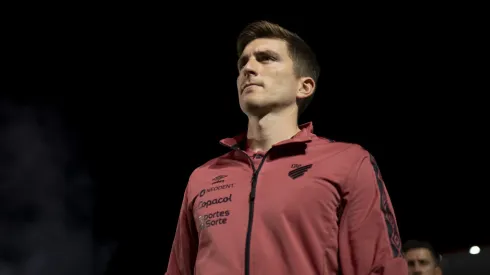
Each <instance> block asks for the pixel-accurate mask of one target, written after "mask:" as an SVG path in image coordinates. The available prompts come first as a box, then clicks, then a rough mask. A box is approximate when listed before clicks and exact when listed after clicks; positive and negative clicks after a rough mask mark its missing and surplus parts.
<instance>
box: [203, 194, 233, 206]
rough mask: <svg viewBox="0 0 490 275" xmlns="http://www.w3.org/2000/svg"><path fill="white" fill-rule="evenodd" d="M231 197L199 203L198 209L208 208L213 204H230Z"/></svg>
mask: <svg viewBox="0 0 490 275" xmlns="http://www.w3.org/2000/svg"><path fill="white" fill-rule="evenodd" d="M231 195H232V194H230V195H229V196H227V197H221V198H216V199H212V200H207V201H200V202H199V205H198V208H208V207H210V206H211V205H213V204H220V203H226V202H231Z"/></svg>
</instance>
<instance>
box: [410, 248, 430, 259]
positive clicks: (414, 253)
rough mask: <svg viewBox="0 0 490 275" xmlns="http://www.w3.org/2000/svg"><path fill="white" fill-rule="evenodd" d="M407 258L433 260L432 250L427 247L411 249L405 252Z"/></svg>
mask: <svg viewBox="0 0 490 275" xmlns="http://www.w3.org/2000/svg"><path fill="white" fill-rule="evenodd" d="M405 258H406V259H407V260H431V261H432V255H431V253H430V251H429V250H428V249H426V248H414V249H410V250H409V251H407V252H406V253H405Z"/></svg>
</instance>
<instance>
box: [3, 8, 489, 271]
mask: <svg viewBox="0 0 490 275" xmlns="http://www.w3.org/2000/svg"><path fill="white" fill-rule="evenodd" d="M29 10H30V13H29V14H19V15H16V16H13V17H12V19H9V20H7V21H8V24H7V25H6V32H5V35H4V38H5V39H3V42H2V43H3V46H4V47H5V46H6V47H5V48H6V49H8V50H5V49H4V53H3V59H4V61H5V62H3V65H2V67H4V75H3V77H2V78H3V79H4V80H3V84H4V87H3V89H2V92H1V94H2V98H1V102H0V129H1V130H0V131H1V136H0V138H1V143H0V146H1V147H0V156H1V158H0V161H1V165H2V166H1V170H0V236H1V237H0V238H1V239H0V274H2V275H4V274H5V275H10V274H38V275H43V274H50V275H57V274H74V275H75V274H102V273H103V272H106V273H107V274H122V273H123V272H133V273H135V274H163V273H164V272H165V269H166V264H167V260H168V255H169V252H170V248H171V243H172V239H173V234H174V231H175V226H176V222H177V216H178V211H179V208H180V204H181V199H182V196H183V191H184V188H185V186H186V183H187V179H188V177H189V175H190V173H191V172H192V170H193V169H195V168H196V167H197V166H199V165H201V164H203V163H204V162H206V161H207V160H209V159H210V158H213V157H216V156H218V155H220V154H222V153H225V152H226V149H225V148H222V147H221V146H220V145H219V144H218V141H219V140H220V139H221V138H224V137H228V136H234V135H236V134H238V133H240V132H241V131H243V130H245V129H246V117H245V116H244V115H243V114H241V112H240V109H239V106H238V101H237V94H236V86H235V85H236V84H235V81H236V76H237V71H236V53H235V39H236V36H237V34H238V32H239V31H240V30H241V28H243V27H244V26H245V25H246V24H247V23H249V22H251V21H253V20H256V19H268V20H271V21H273V22H276V23H279V24H281V25H283V26H284V27H286V28H289V29H290V30H292V31H294V32H297V33H299V34H300V36H302V37H303V38H304V39H305V40H306V41H307V42H308V43H309V44H310V45H311V47H312V48H313V49H314V51H315V52H316V53H317V55H318V58H319V60H320V63H321V65H322V70H323V71H322V73H321V76H320V81H319V83H318V84H319V86H318V90H317V92H316V95H315V99H314V101H313V103H312V105H310V107H309V109H308V110H307V111H306V113H305V114H304V115H303V116H302V117H301V119H300V120H301V122H307V121H313V123H314V128H315V132H316V133H317V134H318V135H321V136H326V137H329V138H332V139H334V140H338V141H346V142H354V143H358V144H361V145H362V146H363V147H365V148H366V149H367V150H369V151H370V152H371V153H372V154H373V155H374V157H375V158H376V159H377V162H378V164H379V166H380V168H381V172H382V174H383V177H384V179H385V181H386V185H387V188H388V191H389V193H390V196H391V199H392V202H393V205H394V208H395V212H396V215H397V219H398V225H399V229H400V233H401V237H402V240H404V241H405V240H408V239H421V240H428V241H430V242H432V243H433V244H434V245H435V247H436V248H437V249H438V250H439V251H440V253H442V254H444V255H451V253H455V252H459V253H466V254H467V251H468V249H469V247H470V246H472V245H479V246H480V247H482V246H484V245H490V240H489V237H488V232H489V226H487V225H486V222H487V218H484V217H485V216H488V213H487V212H488V204H487V201H488V196H487V194H486V188H487V184H488V178H487V177H486V175H487V173H486V172H487V170H488V168H487V166H488V157H487V156H488V141H487V137H486V135H484V134H485V132H486V130H487V128H488V126H487V125H488V120H487V119H485V116H484V114H485V113H486V112H485V108H486V107H487V105H488V104H487V102H486V101H484V100H483V98H484V96H485V95H484V94H483V93H488V87H487V86H488V85H487V79H488V76H487V75H486V73H484V70H483V69H484V67H487V66H486V65H485V64H486V63H484V62H483V61H482V54H483V51H482V47H483V45H482V41H483V38H484V35H483V33H482V32H481V31H480V29H481V26H482V25H481V24H482V20H481V19H482V18H481V17H479V16H477V15H474V16H471V13H467V12H464V11H462V10H461V11H459V13H458V12H456V13H454V12H452V13H448V14H445V13H444V12H442V11H440V12H438V13H435V12H433V13H428V14H421V13H420V14H419V13H415V14H412V13H407V14H401V13H399V12H391V13H384V12H381V11H379V12H377V13H376V12H369V13H363V12H357V13H351V12H350V11H343V13H342V15H340V14H337V13H336V12H335V10H334V11H328V12H326V13H325V14H323V15H320V16H303V17H300V16H297V15H294V14H292V15H288V16H270V15H267V14H266V13H263V14H262V15H255V16H250V15H247V16H242V15H236V14H235V13H225V12H218V11H216V10H214V13H210V14H204V13H201V14H200V15H195V16H194V15H193V16H190V15H186V14H183V13H182V10H179V11H178V12H177V11H176V10H174V9H171V8H167V9H166V10H164V11H161V12H159V11H155V10H152V9H151V8H150V7H148V8H147V9H142V10H140V9H138V10H132V9H131V7H125V8H124V9H123V10H121V11H120V10H118V9H116V8H114V9H109V10H105V11H104V12H98V11H97V9H96V8H94V9H92V10H90V11H89V12H86V13H85V12H81V11H80V10H72V9H69V10H65V11H64V12H60V13H59V14H56V16H52V15H47V14H36V9H35V8H33V7H31V8H30V9H29ZM31 13H33V14H36V15H35V16H31ZM171 16H177V18H172V17H171ZM484 65H485V66H484ZM480 93H481V94H480ZM487 249H488V248H487ZM466 254H465V255H466ZM475 257H480V258H482V257H483V253H482V255H480V256H472V258H471V257H470V258H469V260H468V259H467V260H465V261H464V262H466V263H468V264H470V265H472V266H475V265H476V263H473V261H475V260H474V259H475ZM449 258H450V257H448V259H449ZM463 258H465V259H466V258H468V257H467V256H466V257H459V259H463ZM487 258H488V256H487ZM481 262H482V263H483V261H481ZM487 262H488V261H487ZM482 263H480V264H482ZM463 270H466V271H468V270H469V269H465V267H463ZM447 274H449V273H447ZM451 274H452V273H451ZM455 274H459V273H455ZM466 274H469V273H466Z"/></svg>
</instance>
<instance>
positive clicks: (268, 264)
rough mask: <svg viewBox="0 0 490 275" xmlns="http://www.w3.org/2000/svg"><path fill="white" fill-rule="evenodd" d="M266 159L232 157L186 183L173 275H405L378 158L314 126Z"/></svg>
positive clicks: (235, 148)
mask: <svg viewBox="0 0 490 275" xmlns="http://www.w3.org/2000/svg"><path fill="white" fill-rule="evenodd" d="M301 129H302V130H301V132H299V133H298V134H297V135H296V136H294V137H293V138H291V139H289V140H285V141H282V142H280V143H278V144H276V145H274V146H273V147H272V149H270V150H269V151H268V152H267V153H264V154H258V153H255V154H254V153H253V152H250V151H247V150H244V151H242V150H241V149H240V148H243V147H240V144H241V143H243V141H244V140H245V135H241V136H239V137H235V138H229V139H224V140H222V141H221V143H222V144H223V145H225V146H228V147H229V148H230V149H231V150H230V152H229V153H227V154H225V155H223V156H221V157H218V158H215V159H213V160H211V161H209V162H207V163H206V164H204V165H202V166H201V167H199V168H197V169H196V170H195V171H194V172H193V173H192V175H191V177H190V179H189V183H188V185H187V188H186V191H185V194H184V199H183V202H182V208H181V212H180V217H179V220H178V225H177V231H176V234H175V239H174V242H173V246H172V251H171V255H170V259H169V263H168V268H167V273H166V274H167V275H191V274H194V275H241V274H244V275H289V274H291V275H314V274H328V275H333V274H344V275H368V274H390V275H391V274H393V275H405V274H408V270H407V265H406V262H405V261H404V259H403V258H402V255H401V252H400V250H401V249H400V243H401V242H400V237H399V234H398V228H397V224H396V218H395V215H394V212H393V208H392V205H391V202H390V198H389V196H388V192H387V191H386V187H385V185H384V183H383V180H382V178H381V175H380V172H379V169H378V166H377V165H376V162H375V161H374V159H373V157H372V156H371V155H370V154H369V153H368V152H367V151H366V150H364V149H362V147H360V146H358V145H355V144H348V143H341V142H332V141H329V140H327V139H323V138H321V137H318V136H316V135H315V134H313V132H312V130H313V126H312V124H311V123H307V124H305V125H302V126H301Z"/></svg>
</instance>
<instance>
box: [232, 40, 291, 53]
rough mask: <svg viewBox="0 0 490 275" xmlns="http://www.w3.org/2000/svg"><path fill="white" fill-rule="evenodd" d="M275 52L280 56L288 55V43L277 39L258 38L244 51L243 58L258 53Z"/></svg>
mask: <svg viewBox="0 0 490 275" xmlns="http://www.w3.org/2000/svg"><path fill="white" fill-rule="evenodd" d="M265 51H273V52H276V53H278V54H280V55H283V54H285V55H287V53H288V47H287V43H286V41H284V40H281V39H275V38H257V39H255V40H253V41H252V42H250V43H248V45H247V46H246V47H245V49H243V53H242V56H249V55H251V54H253V53H256V52H265Z"/></svg>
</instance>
